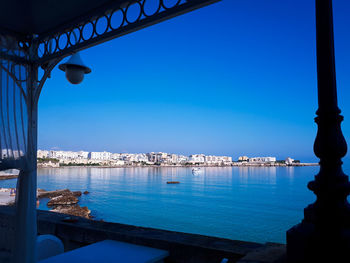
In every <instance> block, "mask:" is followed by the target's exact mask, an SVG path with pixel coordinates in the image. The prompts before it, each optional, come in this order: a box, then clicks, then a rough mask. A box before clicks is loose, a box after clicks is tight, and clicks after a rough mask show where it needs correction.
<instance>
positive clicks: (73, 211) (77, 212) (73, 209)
mask: <svg viewBox="0 0 350 263" xmlns="http://www.w3.org/2000/svg"><path fill="white" fill-rule="evenodd" d="M50 211H51V212H56V213H61V214H66V215H72V216H80V217H84V218H87V219H90V218H91V216H90V213H91V211H90V210H89V208H87V207H86V206H84V207H81V206H79V205H78V204H75V205H72V206H68V207H67V206H57V207H56V208H55V209H52V210H50Z"/></svg>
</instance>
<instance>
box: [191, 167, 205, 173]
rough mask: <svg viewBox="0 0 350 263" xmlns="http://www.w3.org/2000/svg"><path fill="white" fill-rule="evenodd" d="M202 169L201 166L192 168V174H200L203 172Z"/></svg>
mask: <svg viewBox="0 0 350 263" xmlns="http://www.w3.org/2000/svg"><path fill="white" fill-rule="evenodd" d="M202 172H203V171H202V169H201V168H192V174H193V175H200V174H202Z"/></svg>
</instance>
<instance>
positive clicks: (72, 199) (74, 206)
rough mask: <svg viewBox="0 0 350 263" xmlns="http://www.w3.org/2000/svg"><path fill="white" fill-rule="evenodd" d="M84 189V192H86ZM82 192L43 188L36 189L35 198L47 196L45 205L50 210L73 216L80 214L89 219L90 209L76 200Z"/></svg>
mask: <svg viewBox="0 0 350 263" xmlns="http://www.w3.org/2000/svg"><path fill="white" fill-rule="evenodd" d="M88 193H89V192H88V191H85V192H84V194H88ZM81 195H82V192H80V191H71V190H69V189H63V190H56V191H45V190H43V189H38V192H37V198H38V200H40V199H42V198H49V199H50V200H49V202H48V203H47V206H48V207H50V208H51V210H50V211H51V212H56V213H62V214H67V215H73V216H80V217H84V218H87V219H91V218H92V216H91V211H90V210H89V208H88V207H86V206H83V207H81V206H80V205H79V204H78V202H79V199H78V197H80V196H81Z"/></svg>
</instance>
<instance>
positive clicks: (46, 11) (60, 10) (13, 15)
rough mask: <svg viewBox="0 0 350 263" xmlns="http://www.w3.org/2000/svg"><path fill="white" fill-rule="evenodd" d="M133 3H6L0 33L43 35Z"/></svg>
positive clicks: (9, 0) (109, 0)
mask: <svg viewBox="0 0 350 263" xmlns="http://www.w3.org/2000/svg"><path fill="white" fill-rule="evenodd" d="M127 2H131V1H130V0H5V1H1V6H0V30H1V31H3V32H7V33H13V34H16V35H32V34H39V35H40V34H43V33H45V32H48V31H55V30H56V29H57V28H59V27H61V26H64V25H66V24H71V23H77V22H78V21H79V19H83V18H84V17H87V16H91V14H93V13H94V12H95V11H96V10H98V9H102V8H105V9H106V7H108V6H111V5H113V6H114V7H115V6H116V5H119V6H120V5H123V3H124V4H125V3H127Z"/></svg>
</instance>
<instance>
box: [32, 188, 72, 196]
mask: <svg viewBox="0 0 350 263" xmlns="http://www.w3.org/2000/svg"><path fill="white" fill-rule="evenodd" d="M70 194H72V192H71V191H70V190H69V189H63V190H56V191H45V190H42V189H40V190H39V189H38V198H44V197H46V198H53V197H57V196H61V195H70Z"/></svg>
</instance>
